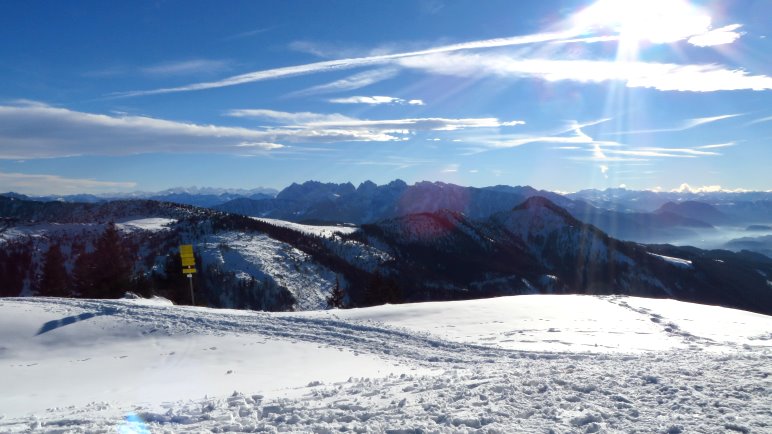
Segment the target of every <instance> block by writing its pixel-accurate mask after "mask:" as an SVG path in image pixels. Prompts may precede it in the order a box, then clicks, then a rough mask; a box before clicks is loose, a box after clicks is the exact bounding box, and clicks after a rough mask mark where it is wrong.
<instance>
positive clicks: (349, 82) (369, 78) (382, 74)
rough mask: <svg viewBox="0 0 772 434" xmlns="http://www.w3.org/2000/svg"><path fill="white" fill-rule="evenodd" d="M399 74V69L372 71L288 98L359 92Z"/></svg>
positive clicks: (309, 89) (322, 85)
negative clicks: (350, 91) (351, 91)
mask: <svg viewBox="0 0 772 434" xmlns="http://www.w3.org/2000/svg"><path fill="white" fill-rule="evenodd" d="M397 74H399V69H397V68H378V69H371V70H368V71H364V72H360V73H357V74H353V75H350V76H348V77H345V78H342V79H340V80H335V81H332V82H329V83H325V84H319V85H316V86H311V87H309V88H306V89H302V90H298V91H295V92H292V93H290V94H289V95H287V96H290V97H294V96H308V95H319V94H325V93H334V92H344V91H348V90H357V89H361V88H363V87H367V86H370V85H372V84H375V83H379V82H381V81H384V80H388V79H390V78H393V77H396V76H397Z"/></svg>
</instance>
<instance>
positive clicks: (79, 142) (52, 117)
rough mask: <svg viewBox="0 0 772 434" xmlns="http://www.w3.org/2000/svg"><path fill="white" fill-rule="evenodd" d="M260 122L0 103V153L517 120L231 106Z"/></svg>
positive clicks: (125, 150)
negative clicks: (205, 121) (376, 116)
mask: <svg viewBox="0 0 772 434" xmlns="http://www.w3.org/2000/svg"><path fill="white" fill-rule="evenodd" d="M226 115H228V116H235V117H241V118H251V119H256V120H260V121H262V123H263V125H261V126H260V127H258V128H241V127H226V126H218V125H199V124H194V123H185V122H178V121H170V120H164V119H157V118H151V117H146V116H127V115H103V114H93V113H84V112H78V111H73V110H69V109H66V108H58V107H52V106H49V105H46V104H41V103H35V102H17V103H16V105H0V159H30V158H52V157H66V156H80V155H107V156H118V155H132V154H144V153H217V154H233V155H261V154H265V153H266V152H271V151H277V150H282V151H284V149H283V148H285V147H287V146H288V144H289V143H293V144H302V145H309V144H314V143H340V142H390V141H404V140H408V139H409V137H410V135H411V134H413V133H414V132H417V131H457V130H463V129H469V128H477V129H481V128H495V127H505V126H514V125H519V124H521V123H522V121H500V120H498V119H496V118H458V119H454V118H408V119H385V120H369V119H357V118H352V117H349V116H344V115H340V114H321V113H310V112H298V113H289V112H280V111H274V110H264V109H246V110H232V111H230V112H228V113H226Z"/></svg>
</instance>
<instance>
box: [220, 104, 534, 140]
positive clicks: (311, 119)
mask: <svg viewBox="0 0 772 434" xmlns="http://www.w3.org/2000/svg"><path fill="white" fill-rule="evenodd" d="M226 115H228V116H237V117H254V118H258V119H264V120H270V121H274V122H279V123H282V124H284V128H288V129H290V130H325V131H335V130H372V131H373V132H375V131H379V132H384V133H399V134H407V133H408V132H409V131H454V130H460V129H465V128H496V127H502V126H514V125H520V124H523V123H524V122H523V121H517V120H516V121H508V122H501V121H499V120H498V119H497V118H460V119H449V118H406V119H381V120H369V119H357V118H352V117H349V116H345V115H342V114H337V113H332V114H321V113H309V112H299V113H289V112H280V111H275V110H265V109H243V110H231V111H229V112H227V113H226ZM270 131H274V130H270Z"/></svg>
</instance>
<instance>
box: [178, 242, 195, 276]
mask: <svg viewBox="0 0 772 434" xmlns="http://www.w3.org/2000/svg"><path fill="white" fill-rule="evenodd" d="M180 259H181V260H182V274H193V273H195V272H196V258H195V256H193V245H192V244H182V245H180Z"/></svg>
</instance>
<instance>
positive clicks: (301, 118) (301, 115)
mask: <svg viewBox="0 0 772 434" xmlns="http://www.w3.org/2000/svg"><path fill="white" fill-rule="evenodd" d="M225 115H226V116H231V117H237V118H255V119H263V120H268V121H271V122H277V123H281V124H305V123H315V122H345V121H352V120H355V119H354V118H351V117H348V116H344V115H341V114H337V113H332V114H323V113H311V112H294V113H290V112H282V111H277V110H268V109H237V110H229V111H227V112H226V113H225Z"/></svg>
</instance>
